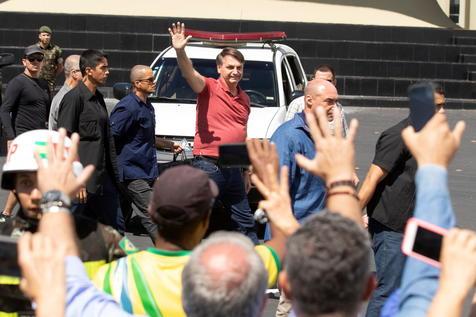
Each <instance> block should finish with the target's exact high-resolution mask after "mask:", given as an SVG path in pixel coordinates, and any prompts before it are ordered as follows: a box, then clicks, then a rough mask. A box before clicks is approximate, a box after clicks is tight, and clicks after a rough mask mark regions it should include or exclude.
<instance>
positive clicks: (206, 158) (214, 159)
mask: <svg viewBox="0 0 476 317" xmlns="http://www.w3.org/2000/svg"><path fill="white" fill-rule="evenodd" d="M195 158H197V159H199V160H204V161H207V162H210V163H212V164H214V165H218V158H217V157H211V156H205V155H196V156H195Z"/></svg>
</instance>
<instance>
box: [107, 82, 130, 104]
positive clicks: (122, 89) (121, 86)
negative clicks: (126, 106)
mask: <svg viewBox="0 0 476 317" xmlns="http://www.w3.org/2000/svg"><path fill="white" fill-rule="evenodd" d="M131 88H132V87H131V84H129V83H117V84H114V86H112V94H113V95H114V98H116V99H118V100H121V99H122V98H124V97H125V96H127V95H128V94H129V93H130V92H131Z"/></svg>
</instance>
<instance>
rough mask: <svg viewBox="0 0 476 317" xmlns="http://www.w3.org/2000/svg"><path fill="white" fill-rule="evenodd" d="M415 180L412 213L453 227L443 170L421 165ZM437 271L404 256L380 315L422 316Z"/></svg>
mask: <svg viewBox="0 0 476 317" xmlns="http://www.w3.org/2000/svg"><path fill="white" fill-rule="evenodd" d="M415 181H416V194H417V198H416V206H415V212H414V215H413V216H414V217H415V218H418V219H421V220H424V221H426V222H430V223H432V224H434V225H437V226H439V227H443V228H446V229H450V228H452V227H454V226H455V215H454V212H453V208H452V207H451V200H450V193H449V190H448V172H447V170H446V169H445V168H443V167H440V166H436V165H425V166H423V167H420V168H419V169H418V171H417V173H416V176H415ZM439 274H440V270H439V269H437V268H436V267H434V266H431V265H429V264H426V263H424V262H421V261H418V260H416V259H414V258H411V257H408V258H407V261H406V264H405V268H404V270H403V276H402V281H401V285H400V289H398V290H397V291H396V292H398V293H397V294H395V295H392V296H391V297H390V298H389V300H388V301H387V303H385V307H384V309H383V310H382V314H381V316H398V317H403V316H405V317H417V316H422V317H423V316H426V313H427V311H428V308H429V307H430V305H431V302H432V300H433V297H434V296H435V294H436V291H437V288H438V279H439ZM396 304H397V305H396ZM396 309H398V310H396Z"/></svg>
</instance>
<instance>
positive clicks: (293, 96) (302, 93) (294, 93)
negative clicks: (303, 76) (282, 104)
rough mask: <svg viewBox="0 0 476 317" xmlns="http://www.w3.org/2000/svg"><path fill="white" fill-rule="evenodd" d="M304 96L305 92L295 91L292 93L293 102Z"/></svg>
mask: <svg viewBox="0 0 476 317" xmlns="http://www.w3.org/2000/svg"><path fill="white" fill-rule="evenodd" d="M302 96H304V91H303V90H294V91H293V92H292V93H291V101H293V100H294V99H296V98H299V97H302Z"/></svg>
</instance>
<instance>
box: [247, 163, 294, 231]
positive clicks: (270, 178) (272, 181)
mask: <svg viewBox="0 0 476 317" xmlns="http://www.w3.org/2000/svg"><path fill="white" fill-rule="evenodd" d="M263 174H264V175H263V177H264V179H266V180H265V181H261V179H260V178H259V177H258V176H257V175H256V174H252V175H251V181H252V182H253V184H255V186H256V188H258V190H259V192H260V193H261V194H262V195H263V197H264V200H262V201H260V202H259V208H262V209H264V210H265V211H266V215H267V217H268V219H269V221H270V222H271V223H272V224H273V225H274V226H275V228H277V229H278V230H280V231H281V232H282V233H284V234H285V235H286V236H289V235H291V234H293V233H294V231H296V229H297V228H299V223H298V221H297V220H296V218H295V217H294V215H293V211H292V207H291V197H290V196H289V185H288V167H287V166H283V167H281V175H280V177H279V179H278V173H277V171H276V170H275V169H274V167H273V166H272V165H271V164H267V165H266V172H264V173H263ZM265 183H266V184H265Z"/></svg>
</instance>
